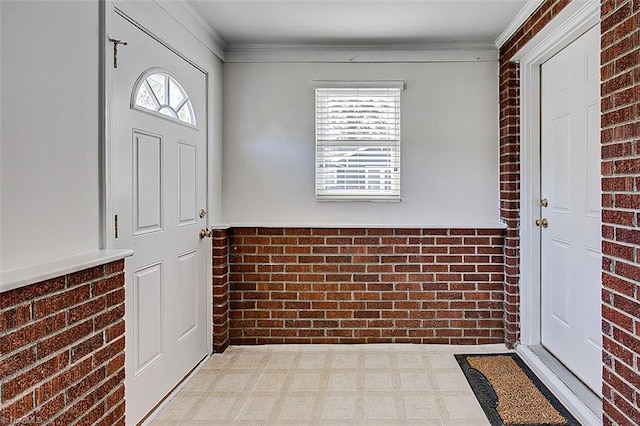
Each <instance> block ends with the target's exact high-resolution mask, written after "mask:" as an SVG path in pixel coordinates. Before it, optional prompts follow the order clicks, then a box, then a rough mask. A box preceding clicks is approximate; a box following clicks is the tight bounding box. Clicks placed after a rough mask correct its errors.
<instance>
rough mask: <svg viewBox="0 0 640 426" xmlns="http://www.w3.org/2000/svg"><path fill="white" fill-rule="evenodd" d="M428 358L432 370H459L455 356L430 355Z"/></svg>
mask: <svg viewBox="0 0 640 426" xmlns="http://www.w3.org/2000/svg"><path fill="white" fill-rule="evenodd" d="M428 358H429V363H430V364H431V367H432V368H459V367H458V361H456V359H455V357H454V356H453V354H448V353H440V354H430V355H429V357H428Z"/></svg>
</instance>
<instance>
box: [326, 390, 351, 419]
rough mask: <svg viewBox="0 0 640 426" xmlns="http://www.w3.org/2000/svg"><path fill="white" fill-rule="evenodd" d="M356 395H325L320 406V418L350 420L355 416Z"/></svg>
mask: <svg viewBox="0 0 640 426" xmlns="http://www.w3.org/2000/svg"><path fill="white" fill-rule="evenodd" d="M355 409H356V396H355V394H353V395H340V396H327V397H326V398H325V400H324V406H323V408H322V419H335V420H339V419H342V420H350V419H353V418H355V417H354V416H355Z"/></svg>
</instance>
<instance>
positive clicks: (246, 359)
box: [231, 353, 265, 369]
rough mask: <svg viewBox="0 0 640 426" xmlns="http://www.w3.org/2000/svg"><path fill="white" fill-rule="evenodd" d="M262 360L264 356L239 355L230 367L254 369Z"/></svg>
mask: <svg viewBox="0 0 640 426" xmlns="http://www.w3.org/2000/svg"><path fill="white" fill-rule="evenodd" d="M264 358H265V355H264V354H251V353H248V354H240V355H238V357H237V358H236V360H235V362H234V363H233V364H232V365H231V368H234V369H236V368H239V369H255V368H257V367H258V366H259V365H260V364H261V362H262V360H263V359H264Z"/></svg>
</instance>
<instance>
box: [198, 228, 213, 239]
mask: <svg viewBox="0 0 640 426" xmlns="http://www.w3.org/2000/svg"><path fill="white" fill-rule="evenodd" d="M198 235H200V239H203V238H207V237H212V236H213V231H212V230H210V229H209V228H203V229H201V230H200V233H199V234H198Z"/></svg>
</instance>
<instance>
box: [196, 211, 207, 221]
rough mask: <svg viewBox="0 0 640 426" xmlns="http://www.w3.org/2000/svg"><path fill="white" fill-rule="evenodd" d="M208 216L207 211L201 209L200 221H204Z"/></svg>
mask: <svg viewBox="0 0 640 426" xmlns="http://www.w3.org/2000/svg"><path fill="white" fill-rule="evenodd" d="M206 215H207V211H206V210H205V209H200V212H199V213H198V216H200V219H204V217H205V216H206Z"/></svg>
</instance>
